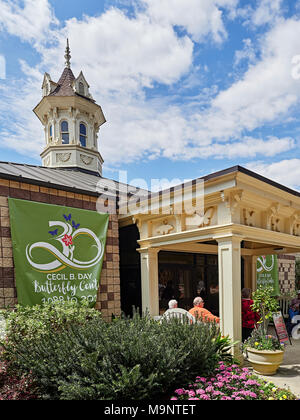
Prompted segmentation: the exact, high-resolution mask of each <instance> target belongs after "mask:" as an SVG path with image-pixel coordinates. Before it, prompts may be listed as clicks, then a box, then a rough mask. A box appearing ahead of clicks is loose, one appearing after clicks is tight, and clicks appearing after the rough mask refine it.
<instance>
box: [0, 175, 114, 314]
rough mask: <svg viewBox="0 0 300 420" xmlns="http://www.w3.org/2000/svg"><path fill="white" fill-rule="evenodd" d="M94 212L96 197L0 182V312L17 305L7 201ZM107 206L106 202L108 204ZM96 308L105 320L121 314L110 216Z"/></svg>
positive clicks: (1, 180) (112, 219)
mask: <svg viewBox="0 0 300 420" xmlns="http://www.w3.org/2000/svg"><path fill="white" fill-rule="evenodd" d="M8 197H11V198H19V199H23V200H29V201H37V202H41V203H47V204H57V205H61V206H68V207H75V208H80V209H85V210H93V211H95V210H96V201H97V197H93V196H89V195H86V194H75V193H72V192H67V191H62V190H57V189H53V188H44V187H42V186H38V185H31V184H26V183H23V182H15V181H8V180H5V179H0V309H1V308H4V307H7V306H9V307H12V306H14V305H15V304H16V303H17V293H16V287H15V277H14V263H13V253H12V252H13V251H12V241H11V232H10V219H9V209H8V200H7V198H8ZM108 205H109V203H108ZM96 308H97V309H99V310H100V311H101V313H102V315H103V318H104V319H106V320H110V319H111V315H112V314H114V315H120V314H121V303H120V268H119V233H118V217H117V215H116V214H110V216H109V227H108V235H107V241H106V251H105V255H104V261H103V267H102V273H101V279H100V287H99V291H98V296H97V303H96Z"/></svg>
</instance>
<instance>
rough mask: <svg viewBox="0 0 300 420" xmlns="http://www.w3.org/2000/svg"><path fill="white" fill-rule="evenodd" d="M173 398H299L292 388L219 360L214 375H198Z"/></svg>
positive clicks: (177, 391) (176, 392) (178, 390)
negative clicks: (278, 386)
mask: <svg viewBox="0 0 300 420" xmlns="http://www.w3.org/2000/svg"><path fill="white" fill-rule="evenodd" d="M171 399H172V400H296V399H297V398H296V397H295V396H294V395H293V394H292V393H291V392H290V391H288V390H285V389H280V388H277V387H276V386H275V385H274V384H273V383H271V382H266V381H263V380H262V379H260V378H258V377H257V376H255V375H253V374H252V373H251V371H250V370H249V369H248V368H241V367H239V366H237V365H231V366H226V365H225V364H224V363H223V362H220V363H219V367H218V369H216V371H215V374H214V376H212V377H210V378H206V377H200V376H198V377H197V378H196V380H195V382H194V383H193V384H190V385H189V388H188V389H184V388H180V389H176V391H175V396H173V397H172V398H171Z"/></svg>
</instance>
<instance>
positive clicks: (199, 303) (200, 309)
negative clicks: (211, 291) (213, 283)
mask: <svg viewBox="0 0 300 420" xmlns="http://www.w3.org/2000/svg"><path fill="white" fill-rule="evenodd" d="M193 305H194V307H193V308H192V309H190V310H189V313H190V314H192V315H193V316H194V317H195V318H196V320H200V321H208V322H216V323H218V324H219V322H220V318H219V317H217V316H215V315H213V314H212V313H211V312H209V311H208V310H207V309H205V308H204V302H203V299H202V298H201V297H200V296H198V297H196V298H195V299H194V301H193Z"/></svg>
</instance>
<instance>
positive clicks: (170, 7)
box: [143, 0, 238, 43]
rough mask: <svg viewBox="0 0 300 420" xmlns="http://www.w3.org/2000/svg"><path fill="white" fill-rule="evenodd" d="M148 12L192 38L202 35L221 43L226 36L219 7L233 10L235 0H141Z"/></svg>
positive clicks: (199, 39) (197, 39)
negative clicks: (185, 31)
mask: <svg viewBox="0 0 300 420" xmlns="http://www.w3.org/2000/svg"><path fill="white" fill-rule="evenodd" d="M143 1H144V3H145V4H146V5H147V8H148V10H147V13H148V14H149V16H150V17H151V18H152V19H154V20H155V21H158V22H161V23H162V24H163V25H173V26H175V25H176V26H180V27H183V28H185V29H186V30H187V32H188V33H189V34H190V35H191V36H192V39H193V40H194V41H197V42H199V41H203V40H204V39H205V37H207V36H211V37H212V39H213V40H214V41H215V42H217V43H220V42H222V41H223V40H224V39H226V37H227V31H226V29H225V25H224V22H223V11H222V9H221V8H225V9H228V10H229V11H230V10H232V9H233V8H234V7H235V6H236V5H237V3H238V0H201V1H199V0H184V1H182V0H143Z"/></svg>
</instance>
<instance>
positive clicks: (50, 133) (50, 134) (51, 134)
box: [49, 124, 53, 143]
mask: <svg viewBox="0 0 300 420" xmlns="http://www.w3.org/2000/svg"><path fill="white" fill-rule="evenodd" d="M52 140H53V125H52V124H50V127H49V143H52Z"/></svg>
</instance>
